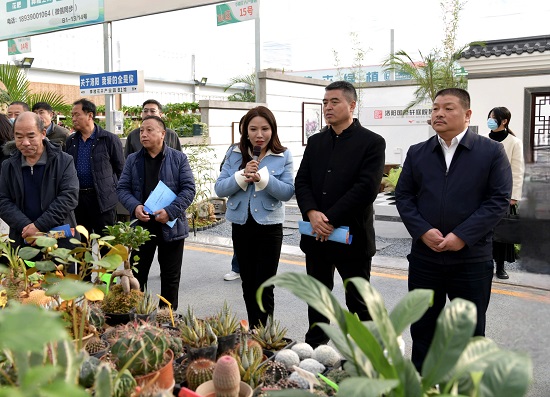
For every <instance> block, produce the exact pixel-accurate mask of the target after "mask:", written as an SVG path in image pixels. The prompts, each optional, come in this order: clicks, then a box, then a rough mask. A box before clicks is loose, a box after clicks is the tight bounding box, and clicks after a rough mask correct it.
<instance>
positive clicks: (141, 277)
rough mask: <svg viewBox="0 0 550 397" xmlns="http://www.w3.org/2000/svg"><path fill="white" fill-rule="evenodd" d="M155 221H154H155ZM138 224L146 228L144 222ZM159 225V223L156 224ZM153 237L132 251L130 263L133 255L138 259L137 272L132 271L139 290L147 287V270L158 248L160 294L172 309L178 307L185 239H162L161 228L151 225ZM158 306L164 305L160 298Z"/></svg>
mask: <svg viewBox="0 0 550 397" xmlns="http://www.w3.org/2000/svg"><path fill="white" fill-rule="evenodd" d="M155 223H156V222H155ZM139 224H140V225H141V226H143V227H145V228H147V224H146V223H145V222H139ZM157 226H159V225H157ZM148 230H149V231H150V232H151V233H152V234H154V235H155V236H154V237H151V240H149V241H147V242H146V243H145V244H143V245H142V246H140V247H139V251H133V252H132V260H131V263H132V264H133V263H134V260H133V257H134V255H137V256H139V261H138V264H137V266H136V269H137V270H138V272H137V273H136V272H134V276H135V277H136V278H137V279H138V281H139V285H140V287H141V290H142V291H143V290H144V289H145V288H146V287H147V280H148V278H149V270H151V264H152V263H153V259H154V257H155V251H156V250H157V248H158V262H159V266H160V295H161V296H162V297H163V298H165V299H166V300H167V301H168V302H170V303H171V304H172V310H174V311H175V310H177V308H178V298H179V288H180V278H181V266H182V262H183V247H184V244H185V239H181V240H175V241H164V239H163V238H162V229H161V228H160V227H153V228H150V229H148ZM159 306H161V307H162V306H166V304H165V303H164V302H163V301H162V300H161V301H160V302H159Z"/></svg>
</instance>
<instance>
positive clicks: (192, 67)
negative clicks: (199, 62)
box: [191, 54, 197, 102]
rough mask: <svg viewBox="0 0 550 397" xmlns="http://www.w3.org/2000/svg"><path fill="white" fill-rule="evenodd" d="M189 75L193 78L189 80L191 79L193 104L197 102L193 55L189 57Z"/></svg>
mask: <svg viewBox="0 0 550 397" xmlns="http://www.w3.org/2000/svg"><path fill="white" fill-rule="evenodd" d="M191 73H192V75H193V76H191V78H192V79H193V102H197V83H196V81H197V80H196V79H197V78H196V77H195V54H193V55H191Z"/></svg>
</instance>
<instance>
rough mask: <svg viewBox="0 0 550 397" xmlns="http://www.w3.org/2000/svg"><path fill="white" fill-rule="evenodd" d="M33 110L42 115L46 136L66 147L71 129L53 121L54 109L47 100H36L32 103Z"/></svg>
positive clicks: (63, 147)
mask: <svg viewBox="0 0 550 397" xmlns="http://www.w3.org/2000/svg"><path fill="white" fill-rule="evenodd" d="M32 111H33V112H34V113H36V114H37V115H39V116H40V118H41V119H42V121H43V122H44V126H45V127H46V137H48V139H49V140H50V142H52V143H55V144H57V145H61V148H62V149H65V142H66V141H67V137H68V136H69V134H70V131H69V130H68V129H66V128H64V127H61V126H60V125H57V124H56V123H54V121H53V117H54V114H53V109H52V107H51V105H50V104H49V103H47V102H36V103H35V104H34V105H32Z"/></svg>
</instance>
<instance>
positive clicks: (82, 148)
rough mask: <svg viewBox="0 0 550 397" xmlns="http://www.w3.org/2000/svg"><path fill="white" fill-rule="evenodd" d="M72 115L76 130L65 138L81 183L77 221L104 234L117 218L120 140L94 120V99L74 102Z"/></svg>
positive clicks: (121, 165) (121, 160) (66, 149)
mask: <svg viewBox="0 0 550 397" xmlns="http://www.w3.org/2000/svg"><path fill="white" fill-rule="evenodd" d="M71 116H72V119H73V127H74V130H75V133H74V134H72V135H70V136H69V137H68V138H67V142H66V147H65V151H66V152H67V153H69V154H70V155H71V156H73V158H74V164H75V167H76V171H77V174H78V181H79V184H80V191H79V197H78V206H77V207H76V210H75V215H76V221H77V222H78V224H79V225H82V226H84V227H85V228H86V229H87V230H88V231H89V232H90V233H91V232H92V230H93V231H94V232H95V233H97V234H99V235H103V234H105V233H104V231H103V229H104V228H105V227H106V226H111V225H114V224H115V222H116V205H117V202H118V198H117V194H116V186H117V184H118V179H119V178H120V174H121V173H122V169H123V168H124V154H123V153H122V143H121V142H120V139H119V137H118V136H116V135H115V134H113V133H112V132H109V131H106V130H104V129H103V128H101V127H100V126H98V125H97V124H95V122H94V118H95V116H96V106H95V104H94V103H93V102H91V101H89V100H87V99H79V100H78V101H76V102H74V103H73V108H72V111H71Z"/></svg>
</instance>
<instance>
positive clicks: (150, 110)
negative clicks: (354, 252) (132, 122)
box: [124, 99, 181, 157]
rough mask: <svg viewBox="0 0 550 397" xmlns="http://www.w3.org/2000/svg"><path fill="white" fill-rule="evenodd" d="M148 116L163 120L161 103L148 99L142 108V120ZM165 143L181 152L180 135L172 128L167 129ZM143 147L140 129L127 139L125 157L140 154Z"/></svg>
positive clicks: (131, 133) (133, 131) (130, 134)
mask: <svg viewBox="0 0 550 397" xmlns="http://www.w3.org/2000/svg"><path fill="white" fill-rule="evenodd" d="M148 116H158V117H160V118H162V105H161V104H160V102H159V101H157V100H154V99H147V100H146V101H145V102H143V105H142V108H141V119H142V120H143V119H145V117H148ZM164 143H166V146H168V147H171V148H172V149H176V150H177V151H180V152H181V143H180V140H179V138H178V134H176V132H175V131H174V130H171V129H170V128H166V135H165V137H164ZM142 147H143V145H142V144H141V141H140V139H139V128H136V129H135V130H132V131H131V132H130V133H129V134H128V137H126V146H124V157H128V156H129V155H131V154H132V153H136V152H139V151H140V150H141V148H142Z"/></svg>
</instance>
